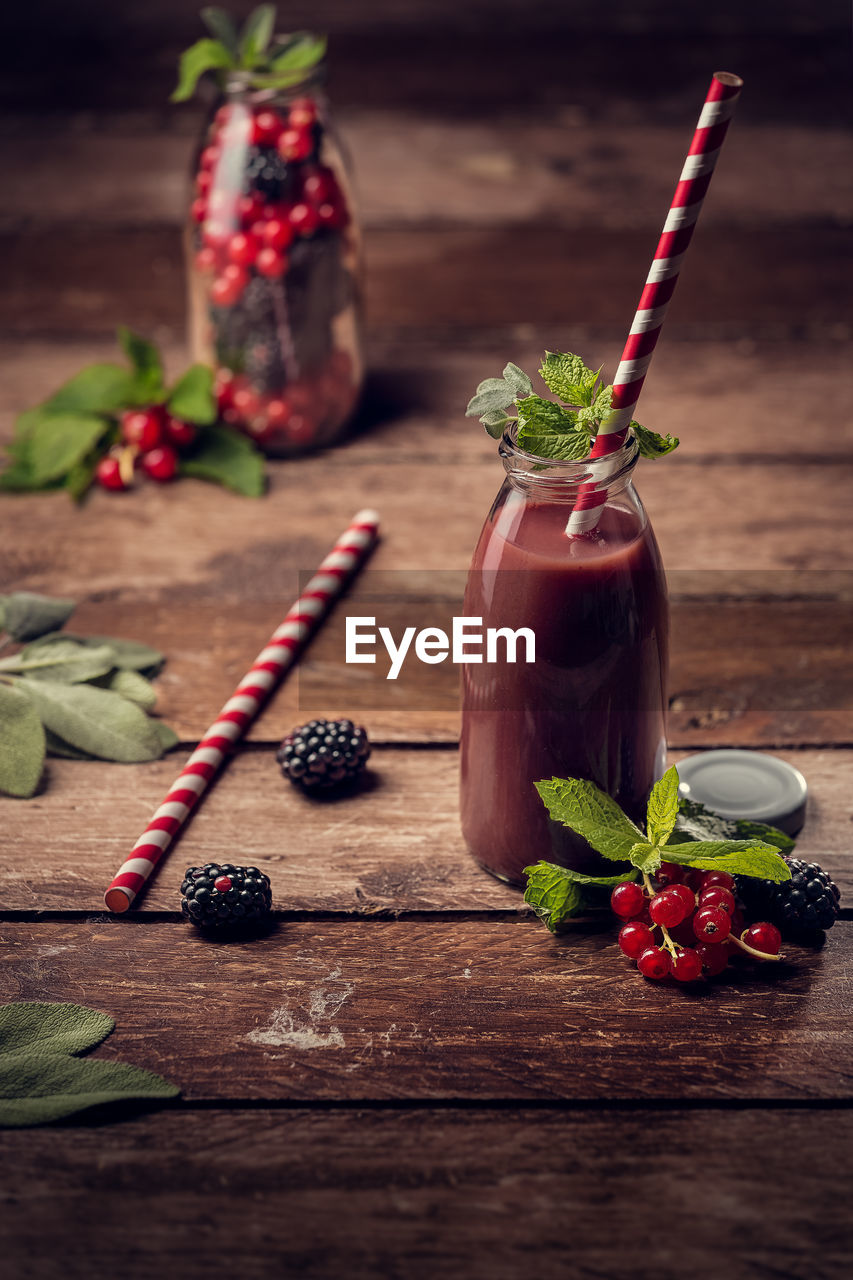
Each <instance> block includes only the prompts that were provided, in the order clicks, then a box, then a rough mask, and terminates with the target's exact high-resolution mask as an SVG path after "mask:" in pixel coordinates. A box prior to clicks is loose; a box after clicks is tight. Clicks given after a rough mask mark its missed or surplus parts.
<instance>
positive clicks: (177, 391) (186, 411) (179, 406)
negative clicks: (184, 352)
mask: <svg viewBox="0 0 853 1280" xmlns="http://www.w3.org/2000/svg"><path fill="white" fill-rule="evenodd" d="M166 407H167V408H168V410H169V412H170V413H171V414H173V415H174V417H176V418H182V419H184V420H185V421H187V422H195V423H199V424H202V425H207V424H209V423H211V422H215V421H216V397H215V396H214V394H213V370H212V369H210V368H209V367H208V366H207V365H206V364H194V365H191V366H190V368H189V369H187V371H186V373H185V374H184V375H183V377H182V378H179V379H178V381H177V382H176V383H175V385H174V387H173V388H172V390H171V392H170V393H169V398H168V400H167V401H166Z"/></svg>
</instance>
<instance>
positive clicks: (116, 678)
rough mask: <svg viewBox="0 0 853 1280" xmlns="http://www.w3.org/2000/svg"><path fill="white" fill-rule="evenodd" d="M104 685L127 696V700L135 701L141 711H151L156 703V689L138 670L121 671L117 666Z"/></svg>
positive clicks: (124, 696)
mask: <svg viewBox="0 0 853 1280" xmlns="http://www.w3.org/2000/svg"><path fill="white" fill-rule="evenodd" d="M106 687H107V688H108V689H112V691H113V693H118V694H121V696H122V697H123V698H127V700H128V702H135V703H136V705H137V706H138V707H142V709H143V711H153V710H154V707H155V706H156V705H157V690H156V689H155V688H154V686H153V684H152V683H151V681H150V680H146V679H145V676H141V675H140V674H139V672H138V671H123V670H122V669H121V668H119V669H118V671H114V672H113V674H112V675H111V676H110V677H109V678H108V680H107V684H106Z"/></svg>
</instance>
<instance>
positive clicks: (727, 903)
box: [699, 884, 737, 916]
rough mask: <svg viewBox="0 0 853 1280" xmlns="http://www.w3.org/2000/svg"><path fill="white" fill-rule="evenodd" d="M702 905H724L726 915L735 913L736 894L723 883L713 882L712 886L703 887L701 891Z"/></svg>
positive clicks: (700, 903) (700, 902)
mask: <svg viewBox="0 0 853 1280" xmlns="http://www.w3.org/2000/svg"><path fill="white" fill-rule="evenodd" d="M699 906H700V907H722V909H723V911H725V913H726V915H729V916H731V915H734V910H735V907H736V906H737V903H736V902H735V895H734V894H733V893H732V891H731V889H726V888H724V887H723V885H721V884H712V885H711V886H710V888H708V889H705V888H703V889H702V890H701V891H700V893H699Z"/></svg>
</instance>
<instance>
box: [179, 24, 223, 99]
mask: <svg viewBox="0 0 853 1280" xmlns="http://www.w3.org/2000/svg"><path fill="white" fill-rule="evenodd" d="M234 65H235V63H234V58H233V56H232V55H231V54H230V53H229V52H228V50H227V49H226V48H225V45H224V44H220V42H219V41H218V40H210V39H208V38H205V39H202V40H196V42H195V44H192V45H190V47H189V49H185V50H184V52H183V53H182V54H181V62H180V70H179V73H178V87H177V89H176V90H175V91H174V93H173V94H172V99H171V100H172V102H186V101H187V99H188V98H191V97H192V96H193V94H194V93H195V91H196V85H197V84H198V82H199V80H200V79H201V77H202V76H203V75H204V74H205V72H206V71H216V70H221V69H225V68H227V67H233V66H234Z"/></svg>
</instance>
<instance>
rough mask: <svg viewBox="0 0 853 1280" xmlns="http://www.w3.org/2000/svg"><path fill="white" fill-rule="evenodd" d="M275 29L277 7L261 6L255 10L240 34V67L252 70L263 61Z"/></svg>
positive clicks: (272, 5) (271, 5) (270, 5)
mask: <svg viewBox="0 0 853 1280" xmlns="http://www.w3.org/2000/svg"><path fill="white" fill-rule="evenodd" d="M274 27H275V5H274V4H260V5H258V7H257V9H253V10H252V12H251V13H250V14H249V16H248V18H247V19H246V21H245V23H244V24H243V30H242V31H241V33H240V65H241V66H243V67H246V68H248V69H251V68H252V67H254V66H256V65H257V63H258V62H260V61H261V60H262V56H263V54H264V53H265V52H266V50H267V46H268V45H269V42H270V40H271V39H272V33H273V28H274Z"/></svg>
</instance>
